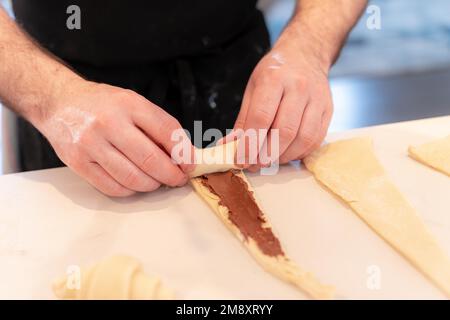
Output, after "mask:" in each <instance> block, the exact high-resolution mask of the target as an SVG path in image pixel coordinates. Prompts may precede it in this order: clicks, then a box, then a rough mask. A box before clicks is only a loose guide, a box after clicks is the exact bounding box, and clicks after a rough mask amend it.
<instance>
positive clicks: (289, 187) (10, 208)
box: [0, 116, 450, 299]
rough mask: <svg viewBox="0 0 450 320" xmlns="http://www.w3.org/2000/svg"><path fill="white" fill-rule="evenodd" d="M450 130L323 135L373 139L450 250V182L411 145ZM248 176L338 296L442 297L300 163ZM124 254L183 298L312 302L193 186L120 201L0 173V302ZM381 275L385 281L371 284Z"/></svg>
mask: <svg viewBox="0 0 450 320" xmlns="http://www.w3.org/2000/svg"><path fill="white" fill-rule="evenodd" d="M448 134H450V116H449V117H441V118H434V119H428V120H420V121H412V122H404V123H397V124H390V125H383V126H378V127H371V128H363V129H358V130H353V131H348V132H343V133H337V134H332V135H330V136H329V137H328V138H327V140H328V141H333V140H336V139H341V138H347V137H351V136H360V135H366V136H371V137H372V138H373V140H374V145H375V150H376V154H377V156H378V158H379V160H380V161H381V162H382V164H383V165H384V166H385V168H386V170H387V172H388V173H389V175H390V176H391V178H392V180H393V181H394V182H395V183H396V185H397V186H398V187H399V189H400V190H401V191H402V192H403V193H404V194H405V196H406V197H407V199H409V201H410V202H411V204H412V205H413V206H414V207H415V208H416V209H417V212H418V214H419V215H420V216H421V217H422V219H423V221H424V223H425V224H426V225H427V226H428V228H429V230H430V231H431V232H432V233H433V234H434V235H435V237H436V238H437V240H438V242H439V243H440V244H441V246H442V247H443V248H444V250H445V251H446V252H447V253H448V254H449V255H450V178H449V177H447V176H445V175H444V174H441V173H438V172H436V171H433V170H431V169H429V168H427V167H425V166H423V165H420V164H419V163H417V162H415V161H414V160H412V159H410V158H408V157H407V151H406V150H407V147H408V145H409V144H420V143H423V142H426V141H428V140H430V139H433V138H438V137H442V136H445V135H448ZM249 179H250V181H251V183H252V184H253V186H254V188H255V189H256V192H257V196H258V198H259V199H260V201H261V203H262V206H263V208H264V209H265V211H266V213H267V215H268V217H269V219H270V220H271V222H272V224H273V226H274V229H275V231H276V232H277V234H278V236H279V238H280V240H281V242H282V243H283V244H284V248H285V250H286V252H287V253H288V254H289V255H290V256H291V257H292V259H293V260H294V261H296V262H297V263H298V264H299V265H300V266H302V267H303V268H305V269H307V270H310V271H312V272H314V273H315V274H316V275H317V277H318V278H319V279H321V280H322V281H323V282H325V283H329V284H332V285H334V286H335V287H336V288H337V293H338V297H339V298H344V299H346V298H348V299H353V298H362V299H381V298H388V299H389V298H406V299H410V298H411V299H412V298H425V299H428V298H437V299H439V298H445V297H444V295H443V294H442V293H441V292H440V291H439V290H438V289H436V288H435V287H434V286H433V285H432V284H431V283H430V282H429V281H428V280H427V279H425V278H424V277H423V276H422V275H421V273H419V272H418V271H417V270H416V269H415V268H413V267H412V266H411V265H410V264H409V263H408V262H407V261H406V260H405V259H404V258H403V257H402V256H400V255H399V254H398V253H397V252H396V251H395V250H393V249H392V248H391V247H390V246H389V245H388V244H387V243H386V242H384V241H383V240H382V239H381V238H380V237H378V236H377V235H376V234H375V233H374V232H373V231H372V230H371V229H370V228H369V227H368V226H367V225H366V224H364V223H363V222H362V221H361V220H360V219H359V218H358V217H357V216H356V215H355V214H354V213H353V212H352V210H350V209H349V208H348V207H346V205H345V204H343V203H342V202H341V201H340V200H338V199H337V198H336V197H334V196H332V195H331V194H330V193H329V192H328V191H326V190H325V189H323V188H322V187H321V186H319V184H318V183H317V182H316V181H315V179H314V178H313V177H312V176H311V174H310V173H308V172H307V171H306V169H305V168H304V167H302V166H299V164H298V163H294V164H292V165H288V166H283V167H282V168H281V170H280V172H279V173H278V174H277V175H276V176H260V175H254V174H249ZM117 253H122V254H128V255H131V256H134V257H136V258H138V259H139V260H141V261H142V263H143V265H144V268H145V270H146V272H148V273H155V274H158V275H160V277H161V278H162V279H163V281H164V282H165V283H166V285H167V286H169V287H172V288H173V289H174V290H175V291H176V292H177V296H178V297H179V298H182V299H183V298H193V299H197V298H223V299H229V298H236V299H241V298H244V299H245V298H252V299H269V298H274V299H298V298H300V299H302V298H305V297H306V296H305V295H304V294H303V293H301V292H300V291H298V290H297V289H295V288H293V287H291V286H290V285H288V284H285V283H283V282H281V281H279V280H278V279H276V278H273V277H272V276H271V275H269V274H267V273H266V272H264V271H263V270H262V269H261V268H260V267H259V266H258V264H257V263H256V262H254V261H253V259H252V258H251V257H250V256H249V254H247V252H246V250H245V249H244V247H243V246H242V245H241V244H240V243H239V242H238V241H237V240H236V239H235V238H234V236H232V234H231V233H230V232H229V231H228V230H227V229H226V228H225V227H224V226H223V225H222V223H221V222H220V221H219V219H218V218H217V217H216V216H215V214H214V213H213V212H212V211H211V210H210V209H209V207H207V205H206V204H205V203H204V202H203V201H202V200H201V199H200V198H199V197H198V196H197V195H196V194H195V193H194V191H193V190H192V188H191V187H190V186H185V187H183V188H177V189H162V190H158V191H156V192H153V193H149V194H140V195H136V196H133V197H131V198H128V199H120V200H119V199H111V198H108V197H106V196H104V195H102V194H100V193H99V192H97V191H96V190H94V189H93V188H92V187H91V186H89V185H88V184H87V183H85V182H84V181H83V180H82V179H80V178H78V177H77V176H76V175H75V174H73V173H72V172H71V171H70V170H68V169H67V168H60V169H51V170H42V171H35V172H29V173H20V174H12V175H5V176H2V177H0V299H5V298H27V299H28V298H31V299H36V298H44V299H47V298H50V299H51V298H53V295H52V293H51V289H50V283H51V281H52V279H53V278H54V277H56V276H58V275H61V274H64V273H65V272H66V270H67V268H68V267H69V266H71V265H80V266H83V265H86V264H90V263H93V262H95V261H97V260H99V259H101V258H103V257H105V256H109V255H112V254H117ZM378 271H379V273H378ZM373 272H375V273H376V274H374V273H373ZM377 275H379V280H380V281H379V286H376V287H373V286H370V285H369V286H368V285H367V284H368V282H369V283H370V282H371V280H373V279H374V278H373V277H374V276H377Z"/></svg>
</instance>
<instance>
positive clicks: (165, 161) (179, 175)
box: [107, 126, 188, 187]
mask: <svg viewBox="0 0 450 320" xmlns="http://www.w3.org/2000/svg"><path fill="white" fill-rule="evenodd" d="M107 139H108V140H109V141H110V142H111V143H112V144H113V146H114V147H115V148H116V149H118V150H119V151H120V152H121V153H122V154H123V155H125V157H127V158H128V159H129V160H130V161H131V162H133V163H134V164H135V165H136V166H137V167H138V168H139V169H141V171H143V172H144V173H145V174H146V175H147V176H150V177H152V178H153V179H155V180H157V181H158V182H159V183H162V184H166V185H168V186H171V187H175V186H181V185H184V184H185V183H186V182H187V181H188V177H187V175H186V174H185V173H184V172H183V171H182V170H181V169H180V168H179V167H178V166H177V165H176V164H174V163H173V162H172V160H171V159H170V158H169V156H168V155H167V154H166V153H165V152H164V151H162V150H161V149H160V148H159V147H158V146H157V145H156V144H155V143H154V142H153V141H152V140H150V139H149V138H148V137H147V136H146V135H145V134H144V133H142V131H141V130H139V129H138V128H136V127H133V126H129V128H127V129H124V130H122V132H121V134H110V135H108V136H107Z"/></svg>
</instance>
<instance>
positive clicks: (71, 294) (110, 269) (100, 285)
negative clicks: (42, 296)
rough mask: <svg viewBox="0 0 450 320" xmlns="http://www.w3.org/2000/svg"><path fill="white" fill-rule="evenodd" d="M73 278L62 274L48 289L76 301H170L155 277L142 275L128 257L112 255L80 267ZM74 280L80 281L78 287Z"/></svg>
mask: <svg viewBox="0 0 450 320" xmlns="http://www.w3.org/2000/svg"><path fill="white" fill-rule="evenodd" d="M73 276H74V275H66V276H63V277H60V278H58V279H56V280H55V281H54V283H53V286H52V287H53V292H54V294H55V296H56V297H58V298H60V299H80V300H91V299H92V300H109V299H114V300H116V299H120V300H131V299H133V300H134V299H136V300H167V299H173V298H174V294H173V293H172V291H171V290H169V289H167V288H166V287H164V286H163V285H162V283H161V281H160V279H159V278H158V277H154V276H153V277H151V276H148V275H146V274H144V272H143V271H142V267H141V264H140V263H139V261H137V260H136V259H134V258H131V257H128V256H121V255H120V256H112V257H109V258H107V259H105V260H103V261H100V262H99V263H97V264H95V265H93V266H91V267H88V268H82V269H81V272H80V276H81V278H80V279H79V280H77V279H74V278H73ZM75 276H76V275H75ZM74 281H81V282H80V283H79V286H78V287H77V286H76V285H74V284H75V283H74Z"/></svg>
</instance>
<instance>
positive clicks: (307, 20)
mask: <svg viewBox="0 0 450 320" xmlns="http://www.w3.org/2000/svg"><path fill="white" fill-rule="evenodd" d="M366 5H367V0H333V1H329V0H298V1H297V6H296V9H295V13H294V16H293V18H292V19H291V21H290V23H289V25H288V26H287V28H286V30H285V31H284V32H283V34H282V36H281V37H280V39H279V41H283V40H284V38H289V39H290V40H293V39H303V38H305V37H306V38H307V39H308V40H307V41H308V43H309V44H310V45H311V47H312V48H313V49H314V50H315V51H316V52H317V53H318V55H319V57H320V59H321V60H322V61H323V64H324V65H325V66H326V67H328V68H329V67H330V66H331V64H332V63H333V62H334V61H335V60H336V59H337V57H338V55H339V52H340V50H341V48H342V46H343V44H344V42H345V39H346V38H347V35H348V33H349V32H350V30H351V29H352V28H353V26H354V25H355V24H356V22H357V21H358V18H359V17H360V15H361V14H362V12H363V10H364V8H365V7H366Z"/></svg>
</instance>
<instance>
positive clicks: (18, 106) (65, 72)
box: [0, 6, 81, 123]
mask: <svg viewBox="0 0 450 320" xmlns="http://www.w3.org/2000/svg"><path fill="white" fill-rule="evenodd" d="M0 30H1V32H0V61H1V63H0V99H1V101H2V102H3V103H4V104H5V105H6V106H7V107H8V108H10V109H12V110H13V111H15V112H17V113H18V114H20V115H22V116H23V117H25V118H26V119H28V120H29V121H31V122H32V123H36V122H39V121H41V120H42V118H44V117H45V116H46V114H47V113H48V111H49V109H50V108H52V106H53V104H54V102H55V100H56V99H58V97H59V96H60V95H61V92H62V90H63V89H67V88H68V84H69V83H71V82H73V81H78V80H80V79H81V78H80V77H79V76H78V75H76V74H75V73H74V72H72V71H71V70H70V69H69V68H67V67H66V66H65V65H64V64H62V63H60V62H59V61H57V59H55V58H54V57H52V56H51V55H50V54H48V53H46V52H45V50H43V49H41V48H40V47H39V46H38V45H37V44H35V43H34V42H33V41H32V40H30V39H29V38H28V37H27V35H26V34H25V33H24V32H22V30H20V28H19V27H18V26H17V25H16V24H15V22H14V21H12V20H11V19H10V18H9V17H8V15H7V14H6V12H5V11H4V10H3V8H1V6H0Z"/></svg>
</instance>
